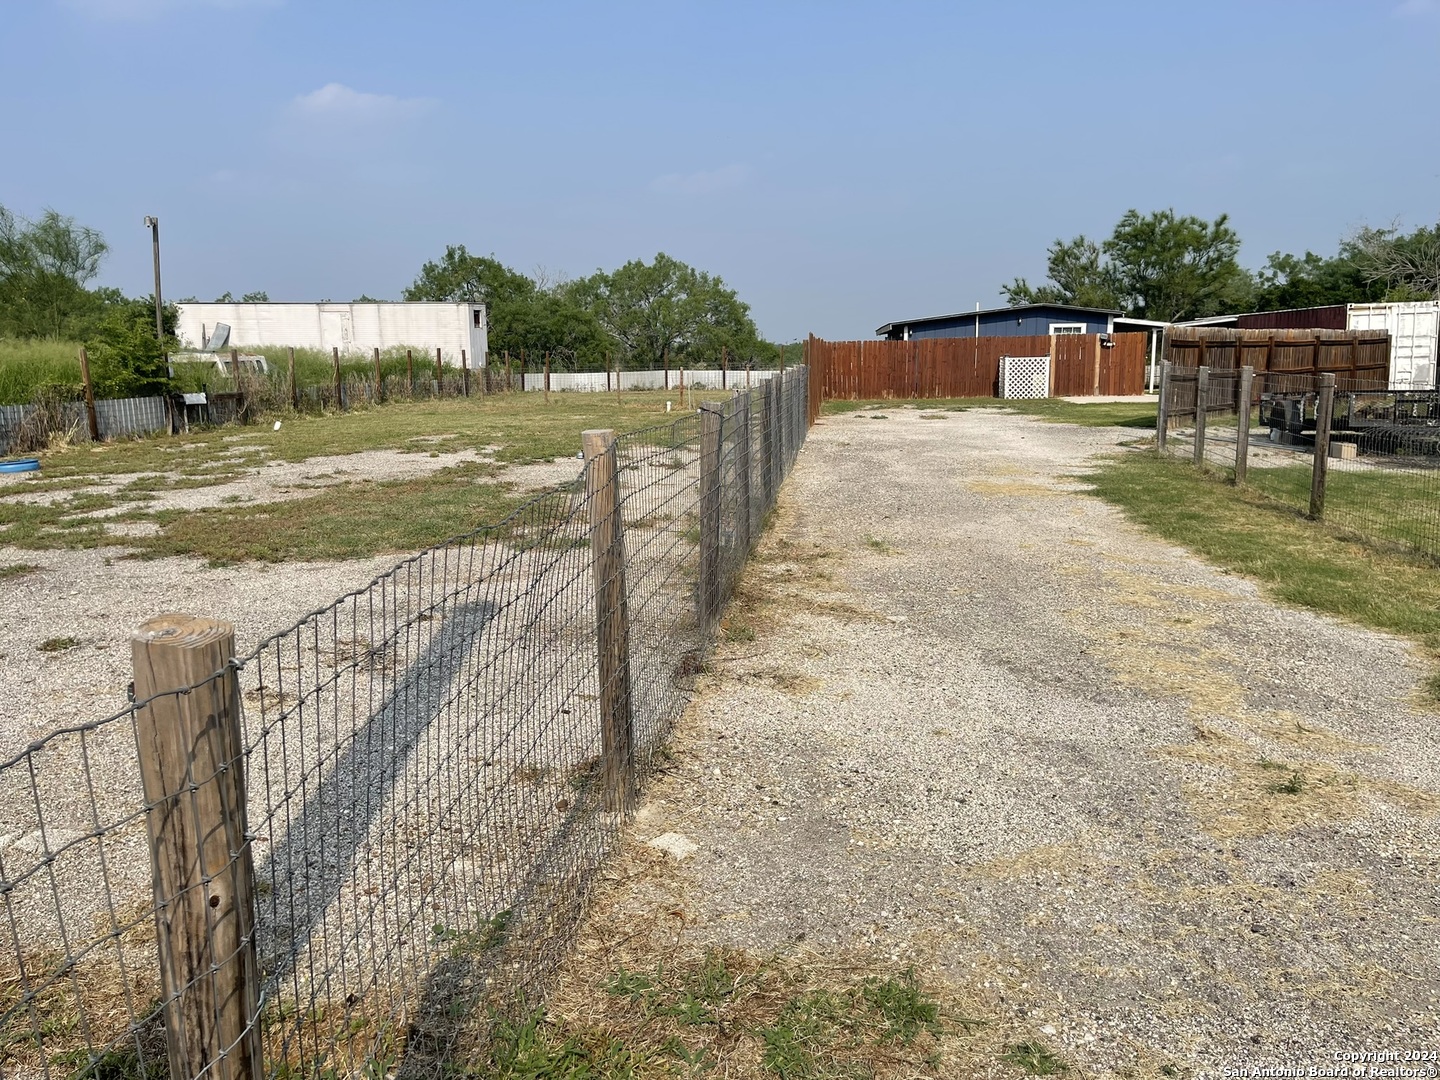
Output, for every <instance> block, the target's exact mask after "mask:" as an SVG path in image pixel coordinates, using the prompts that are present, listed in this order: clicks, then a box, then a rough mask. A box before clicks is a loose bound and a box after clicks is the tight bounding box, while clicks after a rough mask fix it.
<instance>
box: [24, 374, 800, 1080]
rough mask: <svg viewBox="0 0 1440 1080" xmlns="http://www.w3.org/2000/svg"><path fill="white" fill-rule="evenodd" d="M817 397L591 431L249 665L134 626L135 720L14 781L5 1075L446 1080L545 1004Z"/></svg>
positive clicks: (224, 635) (786, 396)
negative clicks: (567, 453)
mask: <svg viewBox="0 0 1440 1080" xmlns="http://www.w3.org/2000/svg"><path fill="white" fill-rule="evenodd" d="M806 379H807V372H806V369H805V368H803V367H796V368H792V369H790V370H788V371H786V372H785V374H784V375H783V376H781V377H776V378H775V379H773V380H767V381H766V382H765V383H763V384H762V385H761V386H758V387H755V388H753V389H751V390H749V391H741V392H738V393H737V394H736V395H735V396H733V397H732V398H730V399H728V400H726V401H724V402H720V403H714V404H713V405H707V406H706V408H705V409H703V410H702V411H701V412H700V413H698V414H688V415H685V416H682V417H679V418H677V419H676V420H675V421H674V422H673V423H667V424H664V425H662V426H659V427H655V428H650V429H647V430H644V431H637V432H631V433H629V434H626V435H622V436H620V437H619V438H613V437H611V436H609V435H608V433H587V435H586V440H585V452H586V457H587V461H586V464H585V468H584V470H583V471H582V472H580V473H579V474H578V475H577V477H576V478H575V480H574V481H573V482H571V483H570V484H567V485H565V486H563V487H562V488H560V489H558V490H555V491H551V492H548V493H546V494H543V495H540V496H538V497H537V498H535V499H533V500H532V501H530V502H528V503H526V504H525V505H524V506H523V507H522V508H521V509H519V510H518V511H516V512H515V513H514V514H512V515H511V516H510V517H508V518H506V519H505V520H504V521H501V522H498V523H496V524H494V525H488V526H485V527H483V528H480V529H477V530H476V531H474V532H473V533H470V534H468V535H466V536H463V537H459V538H457V539H455V540H452V541H450V542H448V543H445V544H442V545H440V546H438V547H435V548H433V549H431V550H429V551H426V552H423V553H421V554H419V555H416V556H414V557H412V558H409V559H407V560H405V561H404V562H402V563H400V564H399V565H398V566H396V567H395V568H394V569H392V570H390V571H389V572H387V573H385V574H383V575H381V576H380V577H378V578H376V579H375V580H374V581H373V582H371V584H370V585H368V586H367V587H365V588H363V589H360V590H357V591H355V592H353V593H350V594H348V595H346V596H343V597H341V598H340V599H338V600H336V601H335V602H334V603H333V604H331V605H329V606H328V607H326V608H324V609H322V610H319V611H316V612H313V613H311V614H310V615H308V616H306V617H305V618H303V619H301V620H300V621H299V622H298V623H296V624H295V625H294V626H292V627H290V628H288V629H286V630H285V631H283V632H281V633H279V634H276V635H275V636H273V637H271V638H269V639H267V640H266V641H264V642H262V643H261V644H260V645H259V646H257V647H256V648H254V649H253V650H252V651H250V652H249V653H247V654H244V655H240V656H238V657H237V656H235V655H234V652H233V634H229V633H228V632H227V629H226V627H225V625H224V624H216V623H213V622H209V621H205V620H191V619H188V618H186V617H175V616H167V617H164V618H163V619H160V620H153V621H152V622H151V623H148V624H146V626H145V627H143V628H142V631H141V633H139V634H137V636H136V638H135V642H134V653H135V672H136V683H135V687H134V691H135V696H136V698H137V700H136V702H135V703H134V704H133V705H132V706H130V707H129V708H127V709H125V710H123V711H122V712H120V713H118V714H116V715H114V716H111V717H108V718H105V719H102V720H97V721H95V722H93V723H90V724H85V725H78V726H75V727H72V728H67V729H64V730H60V731H55V732H52V733H51V734H50V735H48V736H46V737H45V738H43V739H40V740H38V741H37V742H35V743H34V744H33V745H31V746H30V747H28V748H26V749H25V750H24V751H23V752H22V753H20V754H18V755H17V756H16V757H14V758H13V759H12V760H10V761H8V762H4V763H3V764H0V836H3V837H4V839H3V841H0V931H3V933H4V936H5V939H6V943H7V948H5V949H4V950H3V952H0V1076H4V1077H12V1076H13V1077H22V1076H23V1077H32V1076H33V1077H70V1076H80V1075H89V1076H95V1077H97V1078H98V1077H101V1076H106V1077H109V1076H125V1077H142V1078H143V1077H162V1076H177V1075H180V1074H183V1075H184V1076H186V1077H187V1078H188V1077H197V1076H202V1075H213V1076H216V1077H226V1078H230V1077H235V1078H240V1077H246V1078H249V1077H260V1076H268V1077H282V1076H283V1077H286V1078H292V1077H299V1076H315V1077H322V1076H323V1077H327V1078H328V1077H350V1076H355V1077H366V1078H367V1080H373V1078H378V1077H381V1076H386V1075H392V1074H401V1075H426V1076H429V1075H438V1074H440V1073H442V1072H446V1071H447V1070H448V1069H449V1068H450V1063H453V1062H456V1061H460V1062H463V1061H464V1060H465V1059H466V1058H467V1056H468V1053H469V1052H470V1051H472V1050H473V1049H474V1048H475V1047H476V1046H477V1045H479V1044H480V1043H481V1042H483V1040H484V1038H485V1036H486V1031H487V1021H488V1018H489V1016H490V1015H491V1010H493V1009H508V1008H514V1007H516V1006H517V1003H523V1002H531V1001H534V1000H535V999H536V998H537V997H538V995H539V994H541V993H542V992H543V989H544V985H545V980H546V978H547V976H548V974H549V973H550V972H551V971H552V970H553V968H554V966H555V964H556V962H557V960H558V959H559V957H560V956H561V955H562V953H563V951H564V949H565V948H566V946H567V943H568V932H569V930H570V929H571V928H572V927H573V925H574V923H575V921H576V919H577V918H578V916H579V914H580V912H581V911H582V909H583V904H584V900H585V896H586V893H587V889H588V886H589V883H590V881H591V880H592V878H593V876H594V874H595V872H596V870H597V868H598V867H599V866H600V864H601V861H602V860H603V859H604V857H605V856H606V854H607V852H608V851H609V850H611V848H612V847H613V845H614V842H615V839H616V835H617V831H618V829H619V827H620V825H621V823H622V822H623V820H624V817H625V813H626V812H627V810H628V809H629V807H630V806H631V805H632V801H631V800H632V797H633V794H634V792H635V790H636V787H637V785H638V784H639V783H640V781H641V780H642V779H643V777H644V776H646V775H647V774H648V773H649V772H650V771H651V770H652V769H653V768H654V767H655V765H656V762H657V760H658V758H657V751H658V750H659V749H660V748H661V747H662V746H663V744H664V741H665V739H666V737H667V735H668V733H669V731H670V728H671V726H672V725H673V723H674V722H675V720H676V718H677V717H678V715H679V713H680V711H681V709H682V708H683V707H684V705H685V703H686V701H687V700H688V697H689V693H690V690H691V689H692V686H693V679H694V677H695V675H696V674H698V673H699V672H700V671H701V670H702V668H703V664H704V660H705V656H706V653H707V650H708V649H709V648H710V646H711V644H712V642H713V637H714V631H715V623H716V620H717V619H718V617H719V615H720V612H721V611H722V609H723V605H724V603H725V600H726V599H727V597H728V596H729V594H730V591H731V590H732V589H733V587H734V584H735V581H736V580H737V578H738V577H739V574H740V572H741V570H742V568H743V566H744V563H745V560H746V558H747V556H748V554H749V551H750V549H751V547H752V546H753V544H754V543H755V541H756V540H757V539H758V537H759V534H760V530H761V528H762V525H763V522H764V520H765V516H766V514H767V513H768V511H769V510H770V509H771V507H773V505H774V503H775V499H776V494H777V492H778V489H779V485H780V483H781V481H782V480H783V479H784V477H785V476H786V475H787V474H788V473H789V471H790V469H791V468H792V467H793V465H794V462H795V458H796V455H797V454H798V452H799V450H800V447H801V446H802V444H803V442H804V439H805V435H806V427H807V424H806V400H807V388H806ZM185 671H189V672H192V673H193V677H185V676H182V675H179V674H177V673H183V672H185ZM6 954H8V955H6Z"/></svg>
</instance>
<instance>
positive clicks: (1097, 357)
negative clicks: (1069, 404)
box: [1051, 334, 1103, 397]
mask: <svg viewBox="0 0 1440 1080" xmlns="http://www.w3.org/2000/svg"><path fill="white" fill-rule="evenodd" d="M1093 351H1094V353H1095V389H1094V390H1092V391H1091V396H1092V397H1099V396H1100V353H1101V352H1102V351H1103V350H1102V349H1101V347H1100V335H1099V334H1096V335H1095V347H1094V350H1093ZM1051 370H1052V371H1053V370H1054V367H1053V366H1052V367H1051Z"/></svg>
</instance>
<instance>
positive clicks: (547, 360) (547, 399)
mask: <svg viewBox="0 0 1440 1080" xmlns="http://www.w3.org/2000/svg"><path fill="white" fill-rule="evenodd" d="M545 404H546V405H549V404H550V354H549V353H548V352H547V353H546V354H545Z"/></svg>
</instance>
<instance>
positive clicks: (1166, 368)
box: [1155, 360, 1170, 454]
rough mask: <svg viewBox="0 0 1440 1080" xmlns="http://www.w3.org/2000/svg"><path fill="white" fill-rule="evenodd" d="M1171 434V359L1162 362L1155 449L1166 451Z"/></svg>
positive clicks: (1156, 412) (1156, 413)
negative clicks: (1167, 438)
mask: <svg viewBox="0 0 1440 1080" xmlns="http://www.w3.org/2000/svg"><path fill="white" fill-rule="evenodd" d="M1169 434H1170V361H1169V360H1162V361H1161V362H1160V404H1159V406H1158V407H1157V408H1156V410H1155V449H1156V451H1157V452H1159V453H1161V454H1163V453H1165V437H1166V436H1167V435H1169Z"/></svg>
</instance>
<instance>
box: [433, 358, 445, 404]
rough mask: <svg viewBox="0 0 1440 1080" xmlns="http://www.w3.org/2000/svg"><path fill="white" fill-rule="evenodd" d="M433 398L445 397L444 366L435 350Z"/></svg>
mask: <svg viewBox="0 0 1440 1080" xmlns="http://www.w3.org/2000/svg"><path fill="white" fill-rule="evenodd" d="M435 396H436V397H437V398H443V397H444V396H445V365H444V364H443V363H442V362H441V360H440V350H439V349H438V348H437V349H436V350H435Z"/></svg>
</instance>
